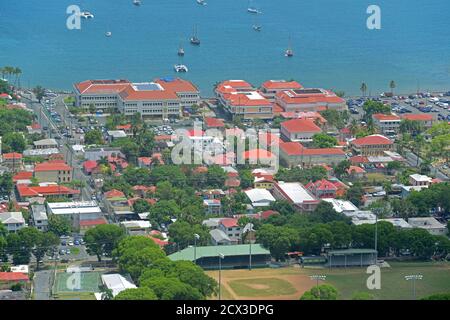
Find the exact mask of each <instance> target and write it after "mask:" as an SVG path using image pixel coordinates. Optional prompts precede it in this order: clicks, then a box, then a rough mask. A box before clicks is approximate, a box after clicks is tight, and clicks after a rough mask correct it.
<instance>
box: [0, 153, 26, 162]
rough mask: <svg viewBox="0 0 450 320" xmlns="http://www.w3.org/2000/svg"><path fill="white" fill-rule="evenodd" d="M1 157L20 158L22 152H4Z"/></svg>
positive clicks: (8, 158) (7, 158) (6, 158)
mask: <svg viewBox="0 0 450 320" xmlns="http://www.w3.org/2000/svg"><path fill="white" fill-rule="evenodd" d="M2 157H3V159H5V160H14V159H16V160H20V159H22V157H23V156H22V154H21V153H17V152H11V153H4V154H3V155H2Z"/></svg>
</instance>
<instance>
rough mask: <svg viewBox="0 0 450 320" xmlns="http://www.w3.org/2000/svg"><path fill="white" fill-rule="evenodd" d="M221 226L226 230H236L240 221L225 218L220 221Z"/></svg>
mask: <svg viewBox="0 0 450 320" xmlns="http://www.w3.org/2000/svg"><path fill="white" fill-rule="evenodd" d="M220 224H221V225H223V226H224V227H225V228H235V227H238V226H239V223H238V219H233V218H224V219H222V220H220Z"/></svg>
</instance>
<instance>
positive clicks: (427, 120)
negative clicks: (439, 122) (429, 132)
mask: <svg viewBox="0 0 450 320" xmlns="http://www.w3.org/2000/svg"><path fill="white" fill-rule="evenodd" d="M401 118H402V119H403V120H409V121H419V122H420V123H422V125H423V126H424V128H425V129H429V128H431V127H432V126H433V122H434V119H433V116H432V115H431V114H424V113H417V114H414V113H406V114H404V115H402V116H401Z"/></svg>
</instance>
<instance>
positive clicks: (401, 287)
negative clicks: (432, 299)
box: [304, 262, 450, 300]
mask: <svg viewBox="0 0 450 320" xmlns="http://www.w3.org/2000/svg"><path fill="white" fill-rule="evenodd" d="M389 264H390V265H391V268H381V289H380V290H369V289H367V287H366V281H367V278H368V276H369V275H368V274H366V269H361V268H357V269H355V268H348V269H333V270H329V269H321V270H320V271H317V270H311V269H308V273H309V274H318V273H320V274H324V275H326V276H327V278H326V281H325V283H330V284H332V285H333V286H335V287H336V288H337V290H338V291H339V294H340V296H339V299H351V298H352V295H353V294H354V293H355V292H357V291H363V292H369V293H371V294H373V295H374V296H375V298H376V299H382V300H403V299H412V282H411V281H406V280H405V276H406V275H410V274H421V275H423V280H419V281H417V282H416V296H417V298H418V299H420V298H422V297H425V296H428V295H431V294H434V293H441V292H450V263H448V262H447V263H445V262H389ZM304 270H306V269H304Z"/></svg>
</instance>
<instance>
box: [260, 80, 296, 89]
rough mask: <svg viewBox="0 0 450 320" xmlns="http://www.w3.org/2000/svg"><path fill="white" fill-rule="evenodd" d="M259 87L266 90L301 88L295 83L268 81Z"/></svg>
mask: <svg viewBox="0 0 450 320" xmlns="http://www.w3.org/2000/svg"><path fill="white" fill-rule="evenodd" d="M261 87H263V88H266V89H275V90H276V89H286V90H287V89H301V88H303V86H302V85H301V84H300V83H298V82H297V81H285V80H268V81H266V82H264V83H263V84H262V85H261Z"/></svg>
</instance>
